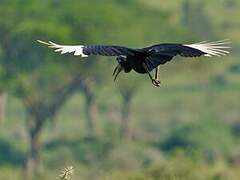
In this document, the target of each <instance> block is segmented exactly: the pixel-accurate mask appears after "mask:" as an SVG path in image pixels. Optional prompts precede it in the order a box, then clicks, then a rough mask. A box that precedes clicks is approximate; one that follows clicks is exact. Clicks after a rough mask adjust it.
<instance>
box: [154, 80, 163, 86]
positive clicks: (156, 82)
mask: <svg viewBox="0 0 240 180" xmlns="http://www.w3.org/2000/svg"><path fill="white" fill-rule="evenodd" d="M152 83H153V85H154V86H156V87H160V84H161V82H160V81H159V80H157V79H153V80H152Z"/></svg>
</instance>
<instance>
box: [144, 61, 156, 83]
mask: <svg viewBox="0 0 240 180" xmlns="http://www.w3.org/2000/svg"><path fill="white" fill-rule="evenodd" d="M143 67H144V69H145V70H146V72H147V73H148V76H149V77H150V79H151V80H152V83H153V85H154V86H156V87H159V86H160V83H159V81H156V80H155V79H153V77H152V75H151V73H150V71H149V70H148V67H147V65H146V64H145V63H143Z"/></svg>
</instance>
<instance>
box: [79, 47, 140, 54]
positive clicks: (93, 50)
mask: <svg viewBox="0 0 240 180" xmlns="http://www.w3.org/2000/svg"><path fill="white" fill-rule="evenodd" d="M135 52H136V50H135V49H131V48H127V47H123V46H107V45H90V46H84V47H83V53H84V54H86V55H91V54H92V55H102V56H119V55H125V56H130V55H134V53H135Z"/></svg>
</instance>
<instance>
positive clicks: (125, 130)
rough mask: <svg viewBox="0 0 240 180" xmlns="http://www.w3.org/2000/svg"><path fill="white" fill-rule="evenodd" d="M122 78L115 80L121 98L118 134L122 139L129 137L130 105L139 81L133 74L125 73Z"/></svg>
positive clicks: (128, 138)
mask: <svg viewBox="0 0 240 180" xmlns="http://www.w3.org/2000/svg"><path fill="white" fill-rule="evenodd" d="M127 76H128V77H126V76H125V78H124V79H121V80H119V82H117V83H118V84H119V85H118V87H119V92H120V95H121V98H122V105H121V127H120V136H121V138H122V139H123V140H130V139H131V136H132V134H131V128H130V124H131V106H132V103H133V98H134V96H135V95H136V93H137V91H138V90H139V88H140V84H141V82H140V81H139V80H137V79H136V77H134V76H133V75H129V74H128V75H127Z"/></svg>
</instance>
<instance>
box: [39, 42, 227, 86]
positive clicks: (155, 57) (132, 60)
mask: <svg viewBox="0 0 240 180" xmlns="http://www.w3.org/2000/svg"><path fill="white" fill-rule="evenodd" d="M38 42H40V43H43V44H45V45H48V46H49V47H50V48H54V49H55V51H56V52H61V54H65V53H74V55H77V56H82V57H87V56H89V55H102V56H117V61H118V66H117V67H116V68H115V70H114V73H113V75H115V78H114V79H116V78H117V76H118V74H119V73H120V72H121V71H122V70H123V71H124V72H126V73H128V72H130V71H131V70H134V71H136V72H137V73H141V74H145V73H147V74H148V75H149V77H150V78H151V80H152V82H153V84H154V85H156V86H159V84H160V81H159V79H158V74H155V77H156V78H155V79H154V78H152V76H151V74H150V72H151V71H152V70H153V69H156V68H159V66H160V65H163V64H165V63H167V62H168V61H171V60H172V59H173V57H174V56H177V55H180V56H183V57H199V56H202V55H204V56H222V55H226V54H228V53H229V52H228V51H226V49H227V48H229V47H226V46H225V45H226V44H228V43H229V41H226V40H223V41H216V42H201V43H196V44H188V45H187V44H186V45H185V44H173V43H166V44H157V45H153V46H149V47H146V48H141V49H140V48H139V49H133V48H128V47H124V46H115V45H88V46H83V45H59V44H55V43H53V42H48V43H46V42H43V41H38ZM156 72H158V71H156Z"/></svg>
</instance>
